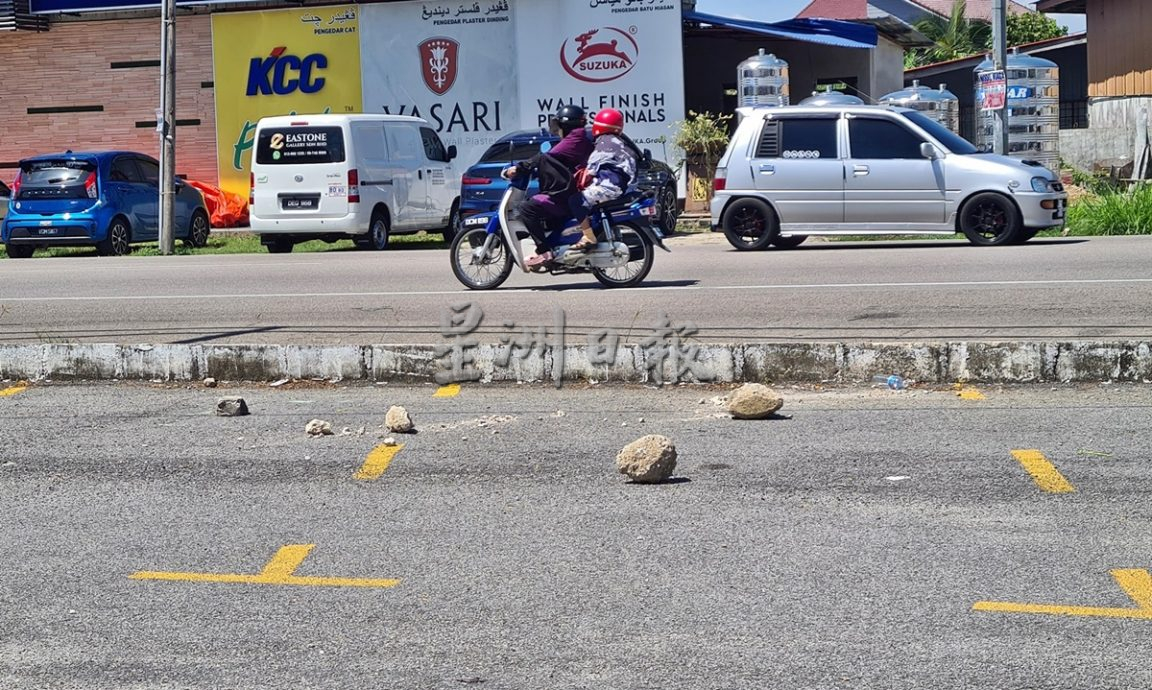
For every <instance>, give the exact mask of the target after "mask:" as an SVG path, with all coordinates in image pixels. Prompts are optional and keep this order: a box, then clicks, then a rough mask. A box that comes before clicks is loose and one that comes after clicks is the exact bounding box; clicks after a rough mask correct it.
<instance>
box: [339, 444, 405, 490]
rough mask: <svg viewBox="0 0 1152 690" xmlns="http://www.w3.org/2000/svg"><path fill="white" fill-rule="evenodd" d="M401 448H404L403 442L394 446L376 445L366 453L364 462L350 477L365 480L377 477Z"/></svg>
mask: <svg viewBox="0 0 1152 690" xmlns="http://www.w3.org/2000/svg"><path fill="white" fill-rule="evenodd" d="M402 448H404V444H403V443H398V444H396V445H394V446H386V445H379V446H376V447H375V448H373V449H372V452H370V453H368V457H366V458H364V464H363V465H361V466H360V469H358V470H356V474H354V475H352V478H353V479H363V480H366V481H372V480H373V479H379V478H380V475H382V474H384V470H386V469H388V465H391V464H392V458H394V457H396V454H397V453H399V452H400V450H401V449H402Z"/></svg>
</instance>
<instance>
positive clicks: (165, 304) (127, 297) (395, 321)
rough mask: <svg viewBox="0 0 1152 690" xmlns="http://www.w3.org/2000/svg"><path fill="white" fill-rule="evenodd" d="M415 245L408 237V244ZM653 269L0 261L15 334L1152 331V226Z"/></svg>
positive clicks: (5, 321) (403, 339)
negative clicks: (464, 314) (502, 283)
mask: <svg viewBox="0 0 1152 690" xmlns="http://www.w3.org/2000/svg"><path fill="white" fill-rule="evenodd" d="M397 246H398V247H401V246H403V245H397ZM671 246H672V248H673V253H672V254H665V253H663V252H658V253H657V256H656V265H655V268H654V269H653V271H652V273H651V275H650V279H649V280H648V281H647V283H646V284H645V285H643V286H641V287H638V288H635V289H630V290H616V291H612V290H604V289H600V288H599V284H598V283H596V282H595V280H593V279H592V277H591V276H587V277H584V276H576V277H573V276H566V277H555V278H553V277H547V276H545V277H540V276H535V275H522V274H519V275H514V276H513V277H512V279H511V280H509V282H508V283H507V284H506V287H505V288H503V289H500V290H497V291H495V292H490V293H480V292H470V291H467V290H464V289H463V288H462V287H461V286H460V285H459V283H457V282H456V280H455V278H454V277H453V275H452V272H451V270H450V267H449V264H448V254H447V250H445V249H411V248H397V249H395V250H391V251H387V252H383V253H366V252H358V251H347V252H335V253H312V254H292V255H268V254H252V255H234V256H177V257H122V258H99V257H67V258H57V259H48V258H36V259H31V260H20V261H14V260H8V261H3V262H0V342H5V343H28V342H118V343H126V344H135V343H173V342H178V343H197V342H204V343H214V342H237V343H323V344H367V343H378V344H411V343H425V344H426V343H430V342H439V341H440V339H441V338H442V330H441V329H442V327H441V319H442V318H443V317H445V316H446V315H447V313H448V309H449V306H450V305H452V304H459V303H463V302H471V303H473V304H474V305H476V306H479V307H480V308H482V309H483V311H484V314H485V320H484V322H483V323H482V324H481V327H480V330H479V334H480V336H481V339H482V340H484V341H491V342H496V341H497V339H498V334H500V333H502V332H504V331H503V330H502V328H503V324H504V323H506V322H507V323H514V324H516V325H517V326H531V327H538V326H546V325H548V326H550V325H551V324H552V323H553V322H554V312H555V310H557V309H559V310H562V311H563V313H564V314H565V316H566V319H567V325H566V328H567V332H568V333H571V334H573V335H575V336H581V335H583V334H586V333H588V332H591V331H593V330H596V329H600V328H606V327H607V328H612V329H615V330H616V331H617V332H618V333H620V334H622V335H624V336H625V340H626V341H637V340H639V339H640V336H638V335H637V334H638V332H640V331H643V332H645V333H647V332H650V329H651V328H652V327H653V326H654V325H655V324H656V323H657V322H658V320H659V319H660V314H661V312H664V313H666V314H667V316H668V317H669V320H670V321H671V322H672V323H673V324H675V325H678V326H682V325H687V324H694V325H696V326H697V327H699V329H700V332H699V337H700V338H701V339H703V340H706V341H712V342H749V341H753V342H755V341H761V342H763V341H771V342H781V341H790V340H795V341H813V340H824V341H828V340H834V341H853V340H856V341H864V340H868V341H906V340H942V339H982V340H997V339H1013V340H1018V339H1028V338H1037V339H1038V338H1045V339H1051V338H1068V339H1100V338H1103V339H1123V338H1148V337H1150V336H1152V310H1149V309H1148V306H1147V305H1148V304H1150V303H1152V274H1150V273H1149V266H1152V238H1149V237H1130V238H1124V237H1114V238H1095V239H1074V238H1068V239H1056V240H1034V241H1032V242H1029V243H1027V244H1026V245H1023V246H1019V247H996V248H981V247H973V246H971V245H969V244H968V243H967V242H963V241H946V242H945V241H926V242H903V243H894V242H878V243H849V244H846V243H839V242H836V243H833V242H815V241H810V243H808V244H805V245H803V246H801V247H800V248H799V249H796V250H794V251H769V252H755V253H739V252H736V251H734V250H732V249H731V248H730V247H729V246H728V244H727V243H726V242H725V241H724V240H723V237H722V236H720V235H716V234H712V235H702V236H701V235H697V236H688V237H686V238H677V239H673V240H671Z"/></svg>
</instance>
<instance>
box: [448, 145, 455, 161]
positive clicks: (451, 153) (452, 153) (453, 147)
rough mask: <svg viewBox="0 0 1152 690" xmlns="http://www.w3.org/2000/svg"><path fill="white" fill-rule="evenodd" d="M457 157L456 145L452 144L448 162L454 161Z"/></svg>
mask: <svg viewBox="0 0 1152 690" xmlns="http://www.w3.org/2000/svg"><path fill="white" fill-rule="evenodd" d="M455 157H456V144H452V145H451V146H449V147H448V160H452V159H453V158H455Z"/></svg>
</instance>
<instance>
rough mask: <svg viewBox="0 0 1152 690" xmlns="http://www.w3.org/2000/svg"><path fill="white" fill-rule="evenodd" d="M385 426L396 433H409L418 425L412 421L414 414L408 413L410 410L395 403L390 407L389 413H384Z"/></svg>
mask: <svg viewBox="0 0 1152 690" xmlns="http://www.w3.org/2000/svg"><path fill="white" fill-rule="evenodd" d="M384 428H386V429H388V431H391V432H392V433H395V434H407V433H409V432H411V431H412V430H413V429H415V428H416V425H415V424H413V423H412V416H411V415H409V414H408V410H405V409H404V408H403V407H401V406H399V405H393V406H392V407H389V408H388V414H386V415H384Z"/></svg>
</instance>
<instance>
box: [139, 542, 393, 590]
mask: <svg viewBox="0 0 1152 690" xmlns="http://www.w3.org/2000/svg"><path fill="white" fill-rule="evenodd" d="M315 546H316V545H315V544H288V545H287V546H282V547H280V550H279V551H277V552H276V555H275V556H273V557H272V560H270V561H268V565H266V566H264V570H262V571H260V574H259V575H231V574H215V573H172V572H165V571H152V570H141V571H138V572H135V573H132V574H131V575H129V577H130V578H131V579H133V580H176V581H180V582H229V583H235V584H245V585H310V586H314V587H395V586H396V585H398V584H400V580H393V579H387V580H380V579H367V578H354V577H300V576H297V575H293V574H292V573H294V572H296V569H297V568H299V567H300V564H301V563H303V562H304V559H305V558H307V557H308V552H309V551H311V550H312V548H313V547H315Z"/></svg>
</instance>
